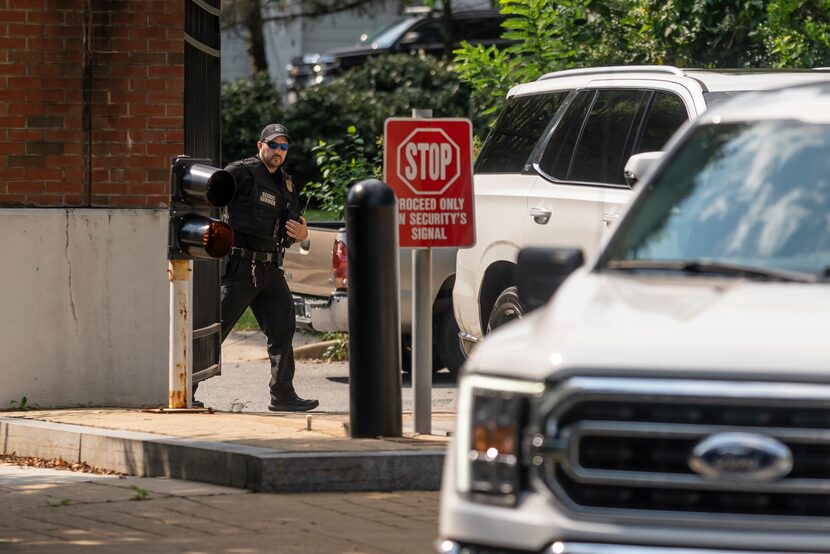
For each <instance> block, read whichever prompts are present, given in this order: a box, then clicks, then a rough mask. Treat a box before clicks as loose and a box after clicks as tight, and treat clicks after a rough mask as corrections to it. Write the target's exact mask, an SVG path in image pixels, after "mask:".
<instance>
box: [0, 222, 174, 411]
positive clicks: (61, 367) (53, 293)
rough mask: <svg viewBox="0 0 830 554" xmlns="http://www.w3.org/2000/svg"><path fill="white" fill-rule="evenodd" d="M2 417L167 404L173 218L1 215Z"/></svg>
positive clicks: (0, 364) (0, 339) (0, 318)
mask: <svg viewBox="0 0 830 554" xmlns="http://www.w3.org/2000/svg"><path fill="white" fill-rule="evenodd" d="M0 221H2V222H3V233H2V236H0V260H2V261H0V376H2V378H0V410H2V409H7V408H9V407H11V406H10V402H11V401H12V400H18V401H19V400H20V399H21V397H23V396H26V397H27V398H28V400H29V402H35V403H37V404H39V405H40V406H41V407H44V408H45V407H61V406H157V407H158V406H162V407H164V406H166V405H167V389H168V369H167V366H168V332H169V331H168V318H169V315H168V294H169V290H168V280H167V258H166V255H167V211H166V210H160V209H156V210H150V209H114V208H110V209H76V208H64V209H61V208H54V209H31V208H29V209H25V210H23V209H0Z"/></svg>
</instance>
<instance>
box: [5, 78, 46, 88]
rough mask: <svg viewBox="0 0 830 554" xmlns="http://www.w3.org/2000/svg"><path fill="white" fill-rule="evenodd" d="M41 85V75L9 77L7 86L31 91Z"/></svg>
mask: <svg viewBox="0 0 830 554" xmlns="http://www.w3.org/2000/svg"><path fill="white" fill-rule="evenodd" d="M42 86H43V79H42V78H41V77H9V88H11V89H17V90H27V91H31V90H33V89H39V88H40V87H42Z"/></svg>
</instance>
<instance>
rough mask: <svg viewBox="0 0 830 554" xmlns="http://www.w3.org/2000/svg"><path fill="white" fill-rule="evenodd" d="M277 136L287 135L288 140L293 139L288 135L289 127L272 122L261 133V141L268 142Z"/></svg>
mask: <svg viewBox="0 0 830 554" xmlns="http://www.w3.org/2000/svg"><path fill="white" fill-rule="evenodd" d="M277 137H285V138H286V139H287V140H288V141H291V137H289V136H288V129H286V128H285V127H284V126H282V125H281V124H279V123H271V124H270V125H266V126H265V129H263V130H262V133H260V134H259V142H268V141H271V140H274V139H275V138H277Z"/></svg>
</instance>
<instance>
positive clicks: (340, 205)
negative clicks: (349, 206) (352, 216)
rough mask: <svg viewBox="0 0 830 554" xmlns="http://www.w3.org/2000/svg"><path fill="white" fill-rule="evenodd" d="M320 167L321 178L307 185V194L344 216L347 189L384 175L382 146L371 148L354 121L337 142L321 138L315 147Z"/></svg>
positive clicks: (319, 203) (339, 215)
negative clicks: (365, 180) (380, 147)
mask: <svg viewBox="0 0 830 554" xmlns="http://www.w3.org/2000/svg"><path fill="white" fill-rule="evenodd" d="M311 150H312V152H313V153H314V155H315V162H316V164H317V167H318V168H319V169H320V180H319V181H311V182H310V183H308V184H307V185H306V189H305V191H306V194H307V195H308V196H309V197H311V199H312V201H315V202H316V204H317V206H319V208H320V209H321V210H324V211H326V212H328V213H330V214H333V215H334V217H335V218H336V219H343V212H344V207H345V200H346V193H347V191H348V190H349V188H350V187H351V186H352V185H353V184H355V183H358V182H360V181H362V180H364V179H368V178H371V177H374V178H375V179H380V178H382V177H383V167H382V166H383V158H382V154H381V152H380V149H379V148H377V149H375V150H374V152H372V153H369V152H371V150H370V149H368V148H367V145H366V142H365V141H364V140H363V137H361V136H360V135H359V134H358V132H357V128H356V127H355V126H354V125H351V126H349V128H348V129H346V134H345V135H344V136H343V138H341V139H340V140H337V141H335V142H331V143H329V142H325V141H323V140H321V141H320V142H319V144H318V145H317V146H315V147H314V148H312V149H311Z"/></svg>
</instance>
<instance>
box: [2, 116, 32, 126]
mask: <svg viewBox="0 0 830 554" xmlns="http://www.w3.org/2000/svg"><path fill="white" fill-rule="evenodd" d="M25 125H26V118H25V117H24V116H22V115H4V116H0V129H7V128H9V127H23V126H25Z"/></svg>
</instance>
